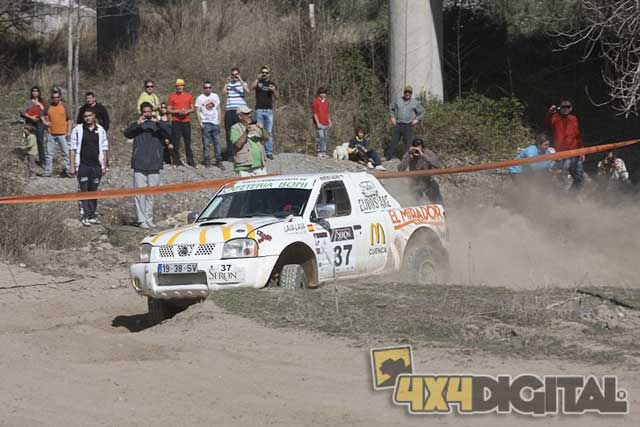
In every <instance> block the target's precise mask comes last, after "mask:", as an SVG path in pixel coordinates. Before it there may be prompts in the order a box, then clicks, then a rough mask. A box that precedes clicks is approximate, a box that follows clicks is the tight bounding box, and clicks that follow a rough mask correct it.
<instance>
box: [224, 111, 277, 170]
mask: <svg viewBox="0 0 640 427" xmlns="http://www.w3.org/2000/svg"><path fill="white" fill-rule="evenodd" d="M251 114H252V110H251V108H249V107H247V106H244V107H241V108H238V123H236V124H235V125H233V126H232V127H231V132H230V133H231V142H232V143H233V150H234V158H233V162H234V164H235V171H236V172H238V175H240V176H241V177H247V176H259V175H266V174H267V169H266V167H265V165H266V154H265V150H264V142H265V141H266V140H268V139H269V132H267V131H266V130H265V129H264V126H262V124H261V123H257V122H256V121H255V120H253V118H252V116H251Z"/></svg>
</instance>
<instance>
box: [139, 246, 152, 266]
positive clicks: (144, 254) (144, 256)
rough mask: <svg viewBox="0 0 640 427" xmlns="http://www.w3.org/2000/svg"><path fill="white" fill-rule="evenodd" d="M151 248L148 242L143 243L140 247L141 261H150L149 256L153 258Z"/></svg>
mask: <svg viewBox="0 0 640 427" xmlns="http://www.w3.org/2000/svg"><path fill="white" fill-rule="evenodd" d="M151 248H152V246H151V245H150V244H148V243H143V244H141V245H140V247H139V248H138V251H139V254H140V262H149V258H151Z"/></svg>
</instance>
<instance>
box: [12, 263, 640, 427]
mask: <svg viewBox="0 0 640 427" xmlns="http://www.w3.org/2000/svg"><path fill="white" fill-rule="evenodd" d="M93 274H94V275H96V276H98V277H103V278H104V279H103V280H95V279H84V280H78V281H75V282H71V283H66V284H58V285H54V287H51V286H45V287H33V288H26V289H20V290H10V291H9V290H0V305H1V307H2V310H0V332H1V333H0V376H1V378H2V387H0V399H2V402H3V410H2V412H1V413H0V424H1V425H12V426H14V425H29V426H38V425H60V426H62V425H66V426H68V425H82V426H86V425H114V426H115V425H117V426H139V425H157V426H161V425H295V426H299V425H332V426H333V425H363V426H364V425H367V426H369V425H399V424H402V425H404V424H407V425H424V423H426V422H428V423H429V424H430V425H431V424H435V425H454V424H455V425H515V424H517V425H522V424H525V423H529V422H532V423H533V422H535V420H531V419H529V418H524V417H517V418H516V417H515V416H501V417H496V416H472V417H454V416H445V417H431V418H429V419H428V420H424V419H422V418H420V417H418V418H413V417H411V416H408V415H406V414H405V410H404V409H403V408H399V407H394V406H393V405H392V404H391V403H390V394H388V393H387V392H373V391H372V390H371V387H370V381H371V380H370V368H369V362H368V352H367V349H366V348H355V347H353V346H351V345H350V343H349V342H347V341H345V340H341V339H336V338H331V337H326V336H322V335H316V334H310V333H307V332H303V331H295V330H274V329H269V328H265V327H262V326H259V325H256V324H255V323H254V322H251V321H249V320H247V319H243V318H240V317H237V316H233V315H229V314H225V313H223V312H222V311H221V309H219V308H218V307H217V306H215V305H214V304H213V303H212V302H210V301H208V302H205V303H204V304H200V305H198V306H194V307H191V308H190V309H189V310H188V311H186V312H184V313H181V314H179V315H178V316H177V317H176V318H174V319H172V320H170V321H168V322H166V323H164V324H162V325H159V326H156V327H154V328H150V329H146V330H144V331H142V332H139V333H130V332H129V330H128V329H134V330H135V329H136V328H139V327H140V325H142V324H143V319H144V317H143V316H141V314H142V313H144V312H145V311H146V303H145V301H144V300H143V299H141V298H139V297H136V296H135V295H133V292H132V291H131V290H130V289H128V287H127V286H126V275H125V274H124V272H123V271H116V272H114V273H100V272H94V273H93ZM42 277H43V276H37V278H38V280H41V279H42ZM33 279H34V276H30V275H29V274H26V271H25V270H24V269H19V270H18V275H17V281H18V282H19V283H20V284H28V282H29V280H33ZM49 279H51V278H49ZM114 324H115V325H124V326H113V325H114ZM389 344H391V343H374V345H380V346H384V345H389ZM414 356H415V363H416V369H417V370H419V371H424V372H427V371H429V372H472V373H486V374H499V373H512V374H516V373H522V372H533V373H537V374H555V373H557V374H561V373H572V374H589V373H594V374H600V375H601V374H605V373H607V374H611V373H615V374H617V375H619V376H620V378H621V379H622V381H623V385H624V386H625V387H627V388H628V390H629V392H630V395H631V401H632V402H631V409H632V411H633V410H634V406H637V405H638V396H640V383H639V382H638V380H637V379H636V373H634V372H629V371H626V370H625V369H621V368H615V367H603V366H598V367H589V366H584V365H577V364H574V363H571V362H566V361H556V360H542V361H529V360H513V359H506V360H505V359H501V358H496V357H494V356H487V355H480V354H478V355H470V356H469V355H461V354H457V353H456V351H455V350H445V349H436V350H430V349H425V348H420V349H414ZM632 417H633V415H629V416H626V417H623V418H619V417H616V418H613V419H612V418H602V417H595V416H583V417H564V418H559V419H558V418H556V419H554V424H556V423H557V424H559V425H581V426H584V425H616V426H617V425H625V424H628V425H631V424H635V423H633V422H632V420H633V418H632ZM514 423H515V424H514ZM541 423H546V422H545V421H541V420H538V422H537V424H540V425H541Z"/></svg>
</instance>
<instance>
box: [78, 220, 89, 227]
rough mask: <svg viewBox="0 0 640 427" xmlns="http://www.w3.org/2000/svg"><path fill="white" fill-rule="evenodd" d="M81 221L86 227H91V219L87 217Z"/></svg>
mask: <svg viewBox="0 0 640 427" xmlns="http://www.w3.org/2000/svg"><path fill="white" fill-rule="evenodd" d="M80 222H81V223H82V225H84V226H85V227H91V223H90V222H89V220H88V219H87V218H83V219H81V220H80Z"/></svg>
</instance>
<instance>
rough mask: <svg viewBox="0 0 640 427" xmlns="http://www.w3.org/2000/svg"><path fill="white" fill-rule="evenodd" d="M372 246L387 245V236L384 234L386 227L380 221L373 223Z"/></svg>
mask: <svg viewBox="0 0 640 427" xmlns="http://www.w3.org/2000/svg"><path fill="white" fill-rule="evenodd" d="M370 240H371V246H373V245H381V244H382V245H386V244H387V236H386V235H385V234H384V227H383V226H382V224H380V223H379V222H374V223H372V224H371V239H370Z"/></svg>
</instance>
